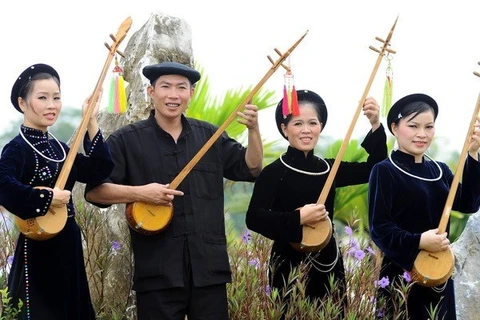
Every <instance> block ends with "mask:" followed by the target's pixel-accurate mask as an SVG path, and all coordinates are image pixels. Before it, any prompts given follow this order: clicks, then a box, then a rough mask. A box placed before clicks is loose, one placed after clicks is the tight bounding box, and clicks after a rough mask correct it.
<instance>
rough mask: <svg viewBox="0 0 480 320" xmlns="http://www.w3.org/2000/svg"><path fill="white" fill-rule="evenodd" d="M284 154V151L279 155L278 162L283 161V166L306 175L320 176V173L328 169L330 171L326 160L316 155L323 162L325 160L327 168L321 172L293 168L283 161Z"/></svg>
mask: <svg viewBox="0 0 480 320" xmlns="http://www.w3.org/2000/svg"><path fill="white" fill-rule="evenodd" d="M285 154H286V153H284V154H282V155H281V156H280V162H281V163H283V165H284V166H285V167H287V168H288V169H290V170H292V171H295V172H298V173H302V174H306V175H308V176H321V175H323V174H325V173H327V172H328V171H330V165H329V164H328V162H327V161H326V160H325V159H323V158H319V157H317V158H318V159H321V160H323V162H325V164H326V165H327V170H325V171H322V172H309V171H303V170H300V169H297V168H294V167H292V166H290V165H288V164H286V163H285V161H283V156H284V155H285Z"/></svg>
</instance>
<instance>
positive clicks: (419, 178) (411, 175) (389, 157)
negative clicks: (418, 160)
mask: <svg viewBox="0 0 480 320" xmlns="http://www.w3.org/2000/svg"><path fill="white" fill-rule="evenodd" d="M423 155H424V156H425V157H427V158H428V159H430V160H431V161H433V163H435V165H436V166H437V168H438V171H439V172H440V174H439V175H438V177H437V178H433V179H429V178H423V177H419V176H416V175H414V174H411V173H409V172H407V171H405V170H403V169H402V168H400V167H399V166H398V165H397V164H396V163H395V162H393V160H392V153H390V154H389V155H388V160H390V162H391V163H392V164H393V166H394V167H395V168H397V169H398V170H400V171H401V172H403V173H405V174H406V175H407V176H410V177H412V178H415V179H418V180H423V181H438V180H440V179H441V178H442V175H443V171H442V168H441V167H440V165H439V164H438V162H437V161H435V160H433V159H432V158H431V157H430V156H429V155H428V154H426V153H424V154H423Z"/></svg>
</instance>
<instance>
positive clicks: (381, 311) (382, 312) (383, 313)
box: [377, 309, 385, 318]
mask: <svg viewBox="0 0 480 320" xmlns="http://www.w3.org/2000/svg"><path fill="white" fill-rule="evenodd" d="M384 316H385V311H384V310H383V309H379V310H378V313H377V317H378V318H383V317H384Z"/></svg>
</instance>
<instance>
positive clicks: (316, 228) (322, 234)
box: [291, 17, 398, 252]
mask: <svg viewBox="0 0 480 320" xmlns="http://www.w3.org/2000/svg"><path fill="white" fill-rule="evenodd" d="M397 20H398V17H397V18H396V19H395V22H394V23H393V26H392V28H391V29H390V31H389V33H388V36H387V38H386V39H385V40H383V39H381V38H379V37H375V39H376V40H378V41H380V42H382V43H383V45H382V47H381V48H380V49H377V48H375V47H372V46H370V49H371V50H373V51H375V52H378V57H377V61H376V63H375V66H374V67H373V70H372V73H371V74H370V78H369V79H368V82H367V85H366V87H365V90H364V91H363V94H362V97H361V98H360V100H359V102H358V106H357V109H356V111H355V114H354V116H353V119H352V121H351V123H350V127H349V128H348V131H347V134H346V135H345V138H343V142H342V145H341V146H340V150H339V151H338V154H337V156H336V157H335V161H334V163H333V165H332V168H331V169H330V172H329V174H328V177H327V181H326V182H325V185H324V186H323V189H322V192H321V193H320V196H319V198H318V200H317V203H319V204H325V202H326V201H327V197H328V193H329V192H330V189H331V187H332V184H333V181H334V180H335V175H336V174H337V171H338V167H339V166H340V162H341V161H342V158H343V154H344V153H345V150H346V148H347V146H348V143H349V141H350V137H351V136H352V132H353V129H354V127H355V124H356V122H357V119H358V117H359V115H360V113H361V112H362V108H363V104H364V103H365V99H366V98H367V95H368V92H369V91H370V87H371V86H372V83H373V80H374V78H375V75H376V73H377V70H378V68H379V66H380V63H381V62H382V58H383V56H384V55H385V54H386V53H387V52H388V53H392V54H394V53H395V51H394V50H393V49H391V48H389V46H390V40H391V38H392V35H393V31H394V29H395V26H396V24H397ZM327 210H328V208H327ZM302 231H303V235H302V241H301V242H300V243H291V245H292V246H293V247H294V248H295V249H296V250H297V251H302V252H314V251H319V250H321V249H323V248H325V246H326V245H327V244H328V242H329V241H330V238H331V237H332V233H333V232H332V221H331V220H330V218H328V217H327V219H324V220H321V221H319V222H316V223H313V224H305V225H303V226H302Z"/></svg>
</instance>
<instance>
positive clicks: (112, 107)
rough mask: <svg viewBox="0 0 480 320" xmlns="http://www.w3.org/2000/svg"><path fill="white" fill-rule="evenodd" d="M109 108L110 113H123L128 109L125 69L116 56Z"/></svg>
mask: <svg viewBox="0 0 480 320" xmlns="http://www.w3.org/2000/svg"><path fill="white" fill-rule="evenodd" d="M107 110H108V112H109V113H123V112H125V111H127V94H126V92H125V80H124V79H123V69H122V67H120V65H119V63H118V60H117V58H116V57H115V67H114V68H113V76H112V80H111V82H110V96H109V100H108V108H107Z"/></svg>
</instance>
